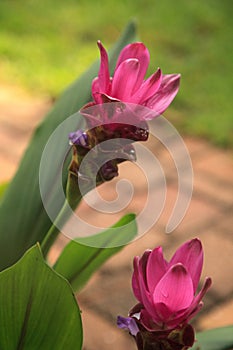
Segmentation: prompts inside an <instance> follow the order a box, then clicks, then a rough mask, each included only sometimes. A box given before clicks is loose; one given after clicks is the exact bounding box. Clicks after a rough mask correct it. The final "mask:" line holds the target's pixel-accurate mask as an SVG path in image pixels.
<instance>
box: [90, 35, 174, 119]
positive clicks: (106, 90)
mask: <svg viewBox="0 0 233 350" xmlns="http://www.w3.org/2000/svg"><path fill="white" fill-rule="evenodd" d="M98 46H99V49H100V56H101V62H100V69H99V74H98V77H96V78H95V79H94V80H93V83H92V95H93V98H94V101H95V103H96V104H102V103H105V102H110V101H113V102H116V101H122V102H125V103H133V104H139V105H142V106H145V107H148V108H150V109H152V110H154V111H155V112H156V114H154V116H155V115H159V114H162V113H163V112H164V111H165V109H167V107H168V106H169V105H170V103H171V102H172V100H173V99H174V97H175V96H176V94H177V92H178V89H179V82H180V75H179V74H167V75H163V74H162V72H161V69H160V68H158V70H157V71H156V72H155V73H154V74H152V75H151V76H150V77H149V78H148V79H146V80H144V78H145V74H146V72H147V68H148V65H149V61H150V54H149V51H148V49H147V48H146V46H145V45H144V44H143V43H140V42H136V43H133V44H129V45H127V46H125V47H124V49H123V50H122V51H121V52H120V55H119V57H118V60H117V64H116V68H115V72H114V74H113V77H112V78H111V77H110V73H109V63H108V54H107V52H106V50H105V48H104V47H103V45H102V44H101V42H100V41H98Z"/></svg>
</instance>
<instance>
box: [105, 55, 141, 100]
mask: <svg viewBox="0 0 233 350" xmlns="http://www.w3.org/2000/svg"><path fill="white" fill-rule="evenodd" d="M138 72H139V61H138V60H137V59H128V60H126V61H124V62H122V63H121V64H120V66H119V67H118V68H117V70H116V72H115V74H114V77H113V81H112V92H111V96H113V97H115V98H118V99H120V100H123V101H124V102H130V97H131V96H132V93H133V90H134V87H135V84H136V81H137V79H138Z"/></svg>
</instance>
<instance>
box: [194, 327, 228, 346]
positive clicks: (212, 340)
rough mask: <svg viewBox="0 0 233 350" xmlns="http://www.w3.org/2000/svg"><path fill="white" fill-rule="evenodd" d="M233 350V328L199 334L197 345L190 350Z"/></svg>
mask: <svg viewBox="0 0 233 350" xmlns="http://www.w3.org/2000/svg"><path fill="white" fill-rule="evenodd" d="M231 349H233V326H228V327H222V328H215V329H210V330H207V331H203V332H200V333H197V343H195V344H194V346H193V347H192V348H191V349H190V350H231Z"/></svg>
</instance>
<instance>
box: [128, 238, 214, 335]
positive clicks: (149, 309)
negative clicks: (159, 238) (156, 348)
mask: <svg viewBox="0 0 233 350" xmlns="http://www.w3.org/2000/svg"><path fill="white" fill-rule="evenodd" d="M202 265H203V250H202V245H201V242H200V241H199V240H198V239H192V240H190V241H188V242H186V243H184V244H183V245H182V246H181V247H180V248H179V249H178V250H177V251H176V253H175V254H174V255H173V257H172V259H171V260H170V262H167V261H166V260H165V259H164V257H163V252H162V248H161V247H158V248H155V249H154V250H147V251H146V252H145V253H144V254H143V256H142V257H141V258H139V257H138V256H137V257H135V259H134V273H133V278H132V287H133V291H134V295H135V296H136V298H137V299H138V301H139V303H140V304H139V305H137V307H136V309H137V312H138V311H139V312H140V322H141V323H142V324H143V326H144V327H145V328H146V329H148V330H156V329H157V330H159V329H173V328H175V327H178V326H180V325H183V324H185V323H187V322H188V321H189V320H190V319H191V318H192V317H193V316H194V315H195V314H196V313H197V312H198V311H199V310H200V308H201V307H202V305H203V303H202V301H201V300H202V298H203V296H204V294H205V293H206V292H207V290H208V288H209V287H210V285H211V279H210V278H207V279H206V280H205V283H204V286H203V287H202V289H201V290H200V292H199V293H198V294H197V295H195V294H196V290H197V286H198V283H199V280H200V275H201V270H202ZM134 313H135V308H134V309H132V311H131V313H130V315H131V316H132V315H133V314H134Z"/></svg>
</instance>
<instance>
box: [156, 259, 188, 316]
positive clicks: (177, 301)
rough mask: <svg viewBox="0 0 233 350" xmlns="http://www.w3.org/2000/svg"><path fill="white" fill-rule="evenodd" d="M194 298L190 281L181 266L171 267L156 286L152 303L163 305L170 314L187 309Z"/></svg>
mask: <svg viewBox="0 0 233 350" xmlns="http://www.w3.org/2000/svg"><path fill="white" fill-rule="evenodd" d="M193 297H194V291H193V282H192V279H191V277H190V275H189V273H188V272H187V270H186V269H185V267H184V266H183V265H182V264H176V265H174V266H172V267H171V268H170V269H169V270H168V271H167V273H166V274H165V275H164V276H163V278H162V279H161V280H160V281H159V283H158V284H157V286H156V288H155V290H154V294H153V302H154V304H157V303H164V304H165V305H166V306H167V307H168V308H169V309H170V310H171V311H172V312H175V311H179V310H181V309H185V308H187V307H189V306H190V305H191V303H192V300H193Z"/></svg>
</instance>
